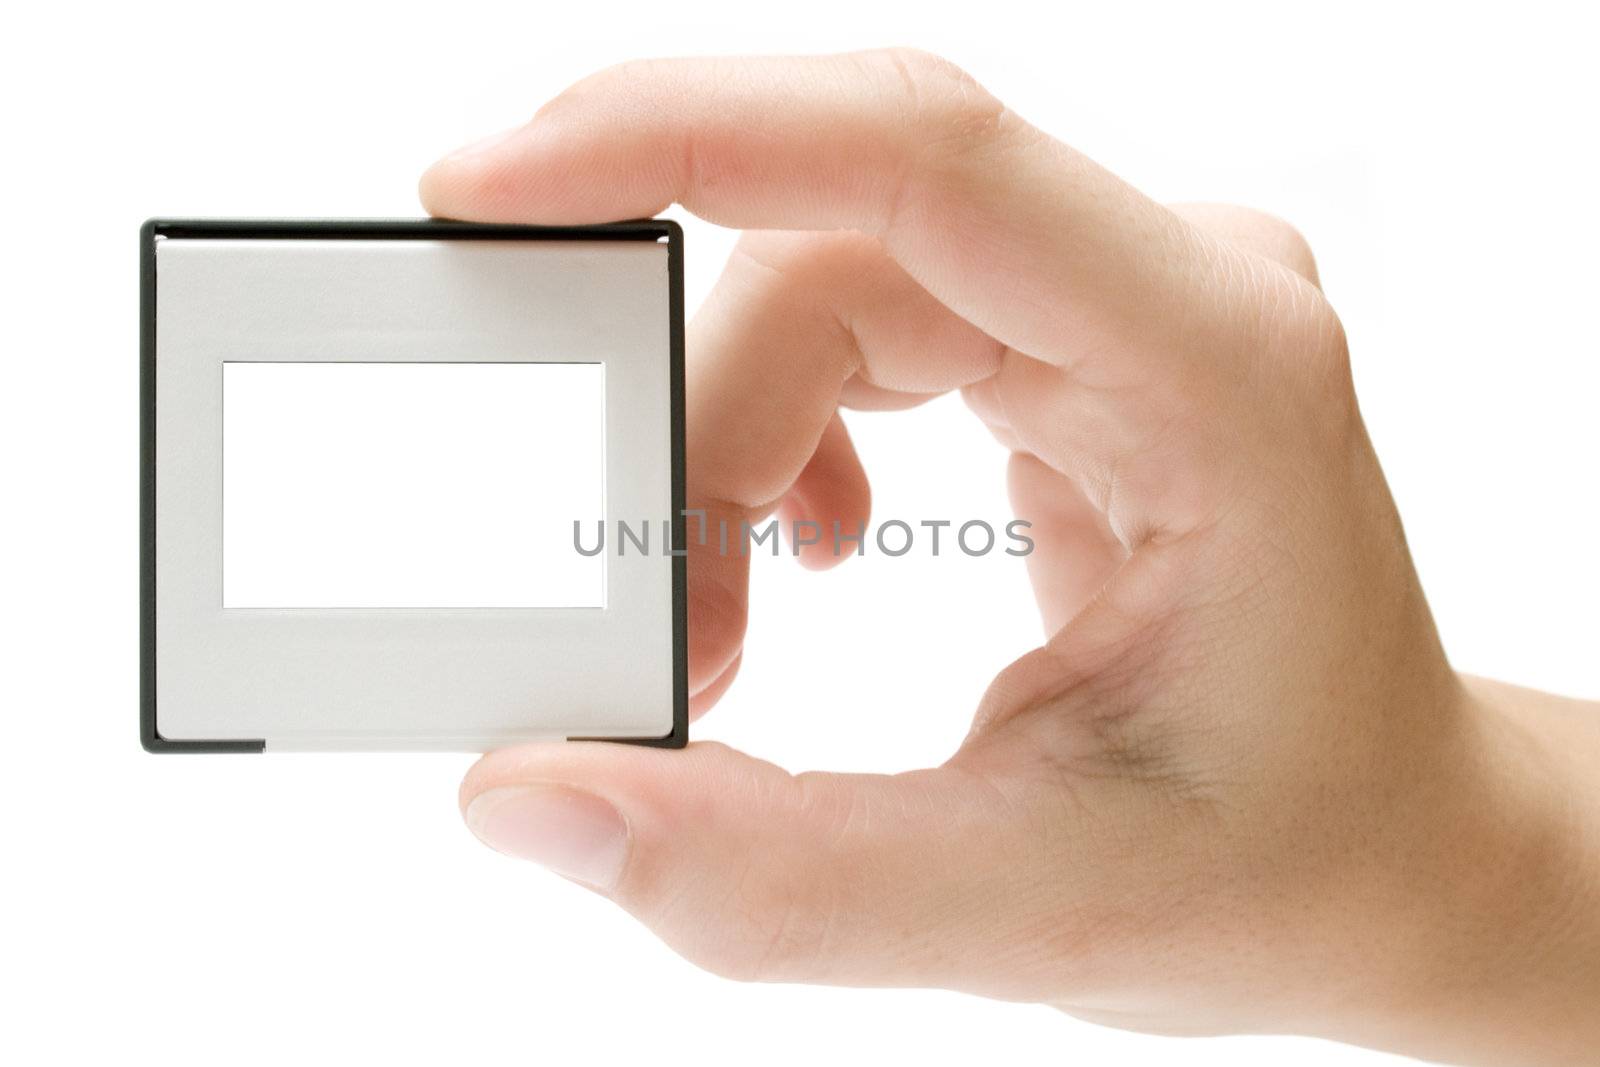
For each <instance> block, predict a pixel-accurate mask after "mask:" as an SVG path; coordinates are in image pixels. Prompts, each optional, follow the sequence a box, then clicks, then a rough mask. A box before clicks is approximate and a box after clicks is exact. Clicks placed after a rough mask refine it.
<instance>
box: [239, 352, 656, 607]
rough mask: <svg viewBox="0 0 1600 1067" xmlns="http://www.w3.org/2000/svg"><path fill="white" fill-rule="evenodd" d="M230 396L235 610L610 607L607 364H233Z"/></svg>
mask: <svg viewBox="0 0 1600 1067" xmlns="http://www.w3.org/2000/svg"><path fill="white" fill-rule="evenodd" d="M222 398H223V399H222V606H223V607H225V608H410V607H430V608H443V607H451V608H517V607H560V608H600V607H604V606H605V554H604V553H597V554H595V555H592V556H582V555H579V554H578V553H577V552H574V551H573V523H574V522H578V523H581V529H582V535H583V543H584V544H585V545H589V546H593V545H595V544H596V539H597V537H598V536H599V535H598V534H597V533H596V524H597V523H598V522H599V521H600V519H601V514H602V507H601V501H602V499H603V497H604V492H603V490H604V472H605V458H604V455H605V454H604V449H603V447H602V441H603V436H604V421H605V365H604V364H602V363H235V362H228V363H224V364H223V365H222ZM632 521H633V522H635V523H637V521H638V520H637V519H635V520H632ZM613 551H615V549H614V548H613Z"/></svg>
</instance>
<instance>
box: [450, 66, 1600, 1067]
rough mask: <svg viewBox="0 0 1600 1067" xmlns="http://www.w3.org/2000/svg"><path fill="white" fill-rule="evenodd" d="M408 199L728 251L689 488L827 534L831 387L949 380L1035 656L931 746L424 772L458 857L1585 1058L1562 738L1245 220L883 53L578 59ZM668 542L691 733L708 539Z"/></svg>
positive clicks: (700, 385)
mask: <svg viewBox="0 0 1600 1067" xmlns="http://www.w3.org/2000/svg"><path fill="white" fill-rule="evenodd" d="M422 195H423V200H424V202H425V204H426V205H427V207H428V208H429V210H431V211H433V212H434V213H436V214H439V215H448V216H454V217H458V218H469V219H477V220H485V221H518V222H537V223H580V222H593V221H602V220H608V219H616V218H627V217H633V216H642V215H649V214H652V213H654V212H656V211H658V210H660V209H661V208H663V207H665V206H666V205H667V204H669V203H671V202H674V201H676V202H678V203H681V204H683V205H684V206H685V207H686V208H688V209H689V210H690V211H693V212H694V213H696V214H698V215H700V216H702V217H704V218H706V219H709V220H711V221H713V222H717V223H720V224H723V225H727V226H733V227H740V228H744V229H746V230H749V231H751V232H749V233H748V234H746V235H745V237H744V238H743V239H742V241H741V243H740V244H739V247H738V250H737V252H736V253H735V254H734V256H733V258H732V260H731V261H730V262H729V264H728V267H727V270H726V272H725V274H724V276H723V277H722V279H721V281H720V283H719V284H718V286H717V288H716V290H715V292H714V293H713V294H712V296H711V297H710V299H709V300H708V301H707V303H706V306H705V307H704V308H703V309H702V310H701V311H700V313H699V315H698V316H697V318H696V319H695V322H694V325H693V328H692V331H691V333H690V337H689V344H688V374H689V383H688V423H687V426H688V429H687V433H688V441H687V448H688V477H689V484H688V497H689V506H690V507H691V508H704V509H705V510H706V512H707V513H708V517H709V520H710V522H711V523H712V524H713V526H714V524H715V523H716V522H717V521H718V520H726V521H728V522H729V523H730V524H731V527H732V528H733V529H738V528H739V526H738V524H739V523H740V521H750V522H752V523H754V522H756V521H757V520H759V519H761V518H763V517H765V516H766V515H768V514H769V513H771V512H772V511H773V510H774V509H775V508H778V507H780V506H781V507H782V508H783V509H784V510H785V512H786V514H791V515H798V516H801V517H804V518H809V519H813V520H816V521H819V522H821V523H822V524H823V527H824V528H830V527H831V523H832V521H833V520H835V519H837V520H839V521H840V522H841V525H842V527H843V528H844V529H847V530H853V529H854V528H855V527H856V525H857V523H858V522H861V521H863V520H864V519H865V518H866V515H867V510H868V489H867V482H866V477H865V475H864V473H863V472H862V469H861V466H860V464H859V462H858V460H857V458H856V455H855V452H854V450H853V448H852V446H851V443H850V439H849V436H848V434H847V433H846V431H845V427H844V424H843V422H841V421H840V419H839V416H838V414H837V410H838V408H839V407H840V406H841V405H845V406H851V407H866V408H891V407H901V406H908V405H910V404H914V403H916V402H918V401H920V400H922V399H924V398H926V397H928V396H930V395H934V394H937V393H940V392H943V391H947V390H951V389H961V390H962V391H963V392H964V393H965V395H966V397H967V400H968V401H969V403H970V405H971V407H972V409H973V410H974V411H975V412H976V413H977V415H978V417H979V418H981V419H982V420H983V421H984V422H985V423H986V424H988V426H989V427H990V428H991V429H992V430H993V432H994V433H995V435H996V436H998V437H999V439H1000V440H1001V441H1002V442H1004V443H1005V444H1006V445H1007V446H1009V448H1010V449H1011V450H1012V453H1013V457H1012V461H1011V470H1010V490H1011V495H1012V499H1013V502H1014V504H1015V508H1016V512H1017V514H1018V515H1019V516H1021V517H1023V518H1026V519H1028V520H1030V521H1031V522H1032V524H1033V528H1032V530H1031V531H1029V532H1030V534H1031V535H1032V536H1033V538H1034V540H1035V542H1036V544H1037V549H1036V550H1035V552H1034V553H1033V554H1032V555H1031V556H1030V557H1029V559H1028V565H1029V573H1030V577H1031V579H1032V582H1033V587H1034V589H1035V591H1036V593H1037V598H1038V603H1039V608H1040V611H1041V614H1042V616H1043V620H1044V628H1045V632H1046V634H1047V635H1048V639H1047V640H1046V642H1045V644H1044V645H1043V646H1042V647H1041V648H1038V649H1036V650H1034V651H1031V652H1028V653H1027V654H1026V655H1024V656H1022V658H1020V659H1019V660H1017V661H1016V662H1015V663H1014V664H1013V665H1012V666H1011V667H1009V668H1008V669H1006V670H1005V671H1004V672H1003V673H1002V674H1001V675H1000V676H999V677H998V678H997V679H995V681H994V683H993V685H992V686H991V688H990V690H989V692H988V694H987V696H986V697H985V698H984V700H983V702H982V704H981V705H980V706H979V708H978V709H977V713H976V716H975V719H974V723H973V728H972V732H971V734H970V736H969V737H968V739H967V740H966V742H965V743H964V744H963V745H962V747H961V749H960V751H958V752H957V753H956V754H955V755H954V756H952V757H951V758H950V760H949V761H948V762H947V763H946V764H944V765H943V766H942V767H939V768H936V769H930V770H926V771H919V772H916V773H910V774H902V775H895V776H871V775H830V774H803V775H799V776H791V775H789V774H787V773H785V772H784V771H782V770H780V769H779V768H777V767H774V766H772V765H770V764H767V763H764V762H761V761H759V760H756V759H753V758H751V757H749V756H745V755H743V754H740V753H738V752H735V751H732V750H730V749H727V748H724V747H722V746H718V745H712V744H695V745H691V746H690V747H689V748H688V750H687V751H684V752H663V751H655V750H649V749H640V748H631V747H625V746H612V745H598V744H590V745H553V746H530V747H524V748H517V749H511V750H507V751H503V752H498V753H495V754H493V755H491V756H488V757H486V758H485V759H484V760H483V761H482V762H481V763H480V764H479V765H478V766H476V767H475V768H474V769H473V770H472V772H471V773H470V774H469V776H468V778H467V781H466V783H465V785H464V787H463V791H462V800H463V804H464V806H465V811H466V815H467V818H468V820H469V822H470V824H471V825H472V827H473V829H474V830H475V831H476V832H477V833H478V834H479V835H480V836H482V837H483V838H484V839H485V840H486V841H487V842H489V843H490V844H492V845H494V846H496V847H498V848H500V849H502V850H504V851H507V852H510V853H513V854H518V855H523V856H527V857H529V858H534V859H538V860H540V861H542V862H544V863H547V864H549V865H550V866H552V867H554V868H555V869H556V870H558V871H561V872H562V873H564V874H566V875H568V876H569V877H572V878H574V879H576V880H578V881H581V882H583V883H585V884H587V885H589V886H591V887H592V888H594V889H596V890H598V891H600V892H602V893H605V894H607V895H609V896H610V897H612V898H613V899H615V900H616V901H618V902H619V903H620V904H622V905H623V906H624V907H625V908H627V909H628V910H629V911H631V912H633V913H634V914H635V915H637V916H638V917H639V918H640V919H642V920H643V921H644V922H646V923H648V924H649V925H650V926H652V927H653V928H654V929H655V930H656V931H657V932H658V933H659V934H660V935H661V936H662V937H663V938H665V939H666V940H667V941H668V942H669V943H670V944H672V945H673V946H674V947H675V948H676V949H678V950H679V951H680V952H682V953H683V954H684V955H686V956H688V957H689V958H691V959H693V960H695V961H696V962H698V963H701V964H703V965H704V966H706V967H709V968H711V969H712V970H715V971H718V972H721V973H724V974H728V975H733V976H736V977H741V978H759V979H774V980H788V981H817V982H838V983H858V984H892V985H933V986H944V987H949V988H953V989H961V990H968V991H971V992H975V993H981V994H984V995H987V996H993V997H1003V998H1013V999H1018V1000H1031V1001H1042V1002H1047V1003H1050V1004H1054V1005H1057V1006H1059V1007H1060V1008H1062V1009H1064V1010H1066V1011H1069V1012H1071V1013H1073V1014H1075V1015H1079V1016H1082V1017H1084V1018H1088V1019H1093V1020H1098V1021H1102V1022H1108V1023H1112V1024H1114V1025H1119V1026H1125V1027H1131V1028H1138V1029H1146V1030H1157V1031H1169V1032H1217V1031H1293V1032H1304V1033H1314V1034H1321V1035H1325V1036H1331V1037H1336V1038H1341V1039H1344V1040H1351V1041H1359V1042H1364V1043H1369V1044H1376V1045H1382V1046H1385V1047H1390V1048H1397V1049H1401V1050H1407V1051H1412V1052H1416V1053H1419V1054H1424V1055H1437V1056H1455V1057H1468V1058H1481V1059H1483V1060H1485V1061H1496V1060H1503V1059H1506V1058H1515V1059H1517V1060H1518V1062H1522V1061H1524V1060H1527V1059H1535V1058H1542V1059H1545V1060H1551V1061H1555V1060H1560V1059H1562V1058H1563V1057H1579V1056H1583V1055H1587V1054H1590V1053H1592V1050H1593V1049H1594V1048H1595V1047H1600V1012H1597V1011H1594V1010H1593V1008H1594V1005H1595V1004H1596V1003H1600V975H1597V973H1596V968H1597V966H1600V964H1597V963H1596V960H1597V959H1600V919H1597V918H1596V916H1595V914H1594V912H1596V910H1600V909H1597V902H1600V891H1597V890H1596V884H1597V882H1600V847H1597V843H1600V831H1597V823H1600V818H1597V812H1600V804H1596V803H1595V802H1594V801H1595V798H1594V796H1593V794H1592V792H1591V793H1590V794H1589V795H1588V796H1587V797H1585V796H1583V795H1581V794H1579V793H1577V792H1576V791H1577V790H1578V789H1579V788H1580V786H1579V785H1578V783H1581V782H1582V781H1583V763H1582V762H1581V760H1582V759H1583V758H1588V759H1591V760H1592V759H1593V754H1594V753H1596V752H1600V741H1597V738H1600V730H1597V729H1596V720H1595V719H1594V718H1593V717H1589V718H1587V719H1585V718H1583V717H1580V716H1578V715H1576V714H1572V713H1571V709H1570V708H1567V707H1565V706H1563V705H1561V704H1560V702H1556V701H1553V700H1549V699H1546V698H1538V697H1534V696H1530V695H1517V694H1515V693H1513V692H1512V691H1509V690H1506V689H1500V688H1495V687H1493V686H1490V685H1488V684H1487V683H1477V682H1472V681H1466V680H1463V679H1461V678H1459V677H1458V676H1457V675H1456V674H1455V673H1454V672H1453V671H1452V670H1451V669H1450V667H1449V665H1448V663H1447V662H1446V659H1445V656H1444V654H1443V652H1442V650H1441V648H1440V644H1439V640H1438V637H1437V635H1436V633H1435V629H1434V625H1433V622H1432V620H1431V618H1430V617H1429V613H1428V608H1427V605H1426V603H1425V601H1424V598H1423V595H1422V591H1421V589H1420V587H1419V585H1418V582H1417V578H1416V575H1415V572H1414V570H1413V567H1412V564H1411V561H1410V558H1409V556H1408V554H1407V550H1406V545H1405V540H1404V537H1403V534H1402V531H1401V526H1400V521H1399V519H1398V516H1397V514H1396V511H1395V508H1394V505H1393V503H1392V501H1391V499H1390V496H1389V493H1388V490H1387V488H1386V487H1385V485H1384V481H1383V477H1382V474H1381V473H1380V471H1379V467H1378V463H1377V460H1376V458H1375V457H1374V455H1373V452H1372V449H1371V447H1370V445H1369V444H1368V440H1367V437H1366V434H1365V431H1364V429H1363V427H1362V423H1361V418H1360V415H1359V413H1358V410H1357V405H1356V400H1355V395H1354V392H1353V389H1352V386H1351V378H1350V367H1349V360H1348V358H1347V352H1346V347H1345V338H1344V335H1343V332H1342V331H1341V328H1340V324H1339V320H1338V318H1337V317H1336V316H1335V314H1334V312H1333V310H1332V309H1331V308H1330V307H1329V305H1328V302H1327V301H1326V300H1325V299H1324V298H1323V295H1322V293H1321V292H1320V291H1319V289H1318V287H1317V275H1316V269H1315V266H1314V265H1313V262H1312V258H1311V254H1310V252H1309V251H1308V249H1307V247H1306V244H1305V242H1304V241H1303V240H1302V239H1301V238H1300V237H1299V236H1298V235H1297V234H1296V233H1295V232H1294V231H1293V230H1291V229H1290V228H1289V227H1288V226H1286V225H1285V224H1283V223H1281V222H1279V221H1277V220H1275V219H1272V218H1269V217H1266V216H1263V215H1260V214H1257V213H1255V212H1251V211H1246V210H1242V209H1236V208H1224V207H1197V206H1189V207H1172V208H1169V207H1163V206H1161V205H1158V204H1156V203H1153V202H1151V201H1150V200H1148V199H1146V198H1145V197H1144V196H1142V195H1140V194H1139V193H1138V192H1136V191H1135V190H1133V189H1131V188H1129V187H1128V186H1127V185H1125V184H1123V183H1122V182H1121V181H1119V180H1118V179H1116V178H1115V177H1113V176H1112V175H1110V174H1109V173H1107V172H1106V171H1104V170H1102V169H1101V168H1100V167H1098V166H1096V165H1095V164H1094V163H1092V162H1091V161H1089V160H1087V159H1085V158H1084V157H1083V156H1081V155H1079V154H1077V153H1076V152H1074V151H1073V150H1072V149H1070V148H1068V147H1067V146H1065V145H1063V144H1061V143H1059V142H1056V141H1054V140H1051V139H1050V138H1049V137H1047V136H1045V135H1044V134H1042V133H1041V132H1039V131H1038V130H1036V129H1034V128H1032V127H1031V126H1029V125H1028V124H1027V123H1025V122H1024V121H1022V120H1021V119H1020V118H1018V117H1017V116H1016V115H1015V114H1013V113H1012V112H1010V111H1008V110H1007V109H1006V108H1004V107H1002V106H1001V105H1000V103H999V102H997V101H996V100H994V99H993V98H992V97H991V96H989V95H988V94H987V93H986V92H984V90H983V89H981V88H980V87H979V86H978V85H976V84H975V83H974V82H973V81H972V80H971V79H970V78H969V77H967V76H966V75H965V74H963V73H961V72H960V71H959V70H957V69H955V68H953V67H951V66H950V65H949V64H947V63H944V62H942V61H940V60H938V59H935V58H932V57H929V56H925V55H921V54H917V53H908V52H901V51H891V52H880V53H872V54H863V55H850V56H840V57H830V58H822V59H795V60H762V61H742V60H716V61H677V62H661V63H637V64H629V65H626V66H623V67H619V68H616V69H614V70H610V71H607V72H605V73H603V74H600V75H598V76H596V77H593V78H590V79H588V80H586V81H583V82H581V83H579V84H578V85H577V86H575V87H574V88H572V89H571V90H569V91H568V92H566V93H564V94H562V95H561V96H560V97H558V98H556V99H555V100H554V101H553V102H551V103H550V104H548V105H546V106H545V107H544V108H543V109H542V110H541V111H540V112H539V114H538V115H537V116H536V117H535V118H534V119H533V121H532V122H530V123H529V124H528V125H526V126H524V127H521V128H519V129H517V130H514V131H512V132H510V133H509V134H507V135H504V136H502V137H501V138H498V139H494V140H492V141H490V142H485V143H482V144H480V145H477V146H474V147H473V148H470V149H467V150H464V151H463V152H461V153H458V154H456V155H453V156H451V157H449V158H447V159H445V160H443V161H441V162H440V163H438V164H437V165H436V166H435V167H434V168H433V169H432V170H430V171H429V172H428V174H427V175H426V177H425V178H424V179H423V184H422ZM692 540H693V539H691V542H692ZM691 552H692V555H691V558H690V561H689V579H690V597H691V603H690V629H691V633H690V639H691V645H690V675H691V678H690V687H691V691H692V693H693V694H694V704H695V707H696V709H697V710H704V708H706V707H708V706H709V705H710V704H711V703H713V702H714V701H715V700H716V699H717V698H718V697H719V696H720V695H721V694H722V693H723V692H724V691H725V690H726V689H727V687H728V685H729V684H730V683H731V681H732V680H733V676H734V674H735V672H736V671H737V669H738V664H739V655H740V646H741V641H742V636H743V632H744V626H745V604H746V584H747V567H748V560H747V558H745V557H744V556H742V555H741V554H739V553H737V552H734V553H730V554H727V555H723V554H720V553H719V552H718V551H717V550H716V547H715V545H714V544H712V545H710V546H708V547H706V548H703V549H702V548H699V547H698V546H695V545H693V544H691ZM811 562H814V563H820V564H826V563H829V562H832V557H831V554H829V553H827V552H826V551H824V552H822V553H819V554H818V555H814V556H812V557H811ZM908 666H909V665H908ZM1584 753H1588V754H1589V755H1588V756H1587V757H1585V756H1584ZM1591 788H1592V787H1591ZM1585 1005H1587V1008H1588V1009H1589V1010H1588V1012H1587V1015H1586V1016H1583V1015H1581V1014H1580V1012H1581V1010H1582V1009H1583V1008H1584V1006H1585ZM1580 1018H1586V1019H1587V1021H1586V1022H1582V1023H1579V1022H1576V1021H1575V1020H1578V1019H1580ZM1584 1049H1588V1050H1589V1052H1584V1051H1583V1050H1584ZM1574 1062H1576V1060H1575V1059H1574Z"/></svg>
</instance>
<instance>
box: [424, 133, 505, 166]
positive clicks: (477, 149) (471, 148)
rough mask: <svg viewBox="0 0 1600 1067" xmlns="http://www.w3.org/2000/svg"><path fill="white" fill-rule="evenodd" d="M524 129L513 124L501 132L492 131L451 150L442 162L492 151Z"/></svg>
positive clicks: (454, 160) (464, 158)
mask: <svg viewBox="0 0 1600 1067" xmlns="http://www.w3.org/2000/svg"><path fill="white" fill-rule="evenodd" d="M523 129H524V127H522V126H513V127H511V129H509V130H501V131H500V132H499V133H492V134H490V135H489V136H488V137H485V138H483V139H482V140H480V141H473V142H472V143H471V144H469V145H465V146H463V147H461V148H458V149H456V150H455V151H454V152H451V153H450V154H449V155H447V156H445V157H444V159H443V160H441V161H440V162H444V163H451V162H457V161H460V160H467V159H471V158H472V157H473V156H481V155H483V154H484V153H485V152H489V151H492V150H493V149H495V148H498V147H499V146H500V145H502V144H504V143H505V142H506V141H509V140H511V139H512V138H513V137H515V136H517V134H519V133H521V132H522V131H523Z"/></svg>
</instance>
